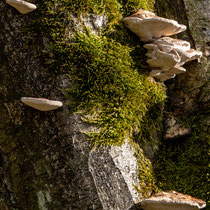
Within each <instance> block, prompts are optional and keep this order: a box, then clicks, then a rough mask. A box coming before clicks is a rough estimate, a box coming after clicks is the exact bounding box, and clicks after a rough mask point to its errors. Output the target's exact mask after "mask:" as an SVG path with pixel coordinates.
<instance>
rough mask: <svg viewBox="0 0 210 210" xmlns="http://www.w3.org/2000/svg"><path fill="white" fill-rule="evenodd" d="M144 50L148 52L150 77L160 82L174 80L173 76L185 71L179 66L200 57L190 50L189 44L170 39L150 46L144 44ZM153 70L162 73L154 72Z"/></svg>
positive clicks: (157, 41) (155, 42)
mask: <svg viewBox="0 0 210 210" xmlns="http://www.w3.org/2000/svg"><path fill="white" fill-rule="evenodd" d="M144 48H146V49H147V50H148V52H147V53H146V56H147V57H148V60H147V63H148V64H149V65H150V66H151V68H152V71H151V72H150V76H154V77H156V78H157V79H159V80H160V81H162V82H163V81H165V80H168V79H172V78H174V77H175V76H174V75H175V74H181V73H185V72H186V69H185V68H183V67H181V66H182V65H184V64H185V63H186V62H188V61H192V60H195V59H199V58H200V57H201V56H202V52H200V51H198V50H194V49H191V48H190V43H189V42H187V41H183V40H180V39H173V38H170V37H162V38H159V39H156V40H154V41H153V42H152V43H151V44H145V45H144ZM154 68H159V69H161V70H162V71H159V72H158V71H155V70H153V69H154ZM156 72H157V74H156Z"/></svg>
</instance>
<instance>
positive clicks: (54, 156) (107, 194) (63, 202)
mask: <svg viewBox="0 0 210 210" xmlns="http://www.w3.org/2000/svg"><path fill="white" fill-rule="evenodd" d="M34 2H36V1H34ZM170 2H171V3H169V1H164V0H157V7H158V11H159V13H160V14H161V15H162V14H164V15H163V16H165V17H167V18H174V19H176V20H178V21H179V22H180V23H185V24H187V25H188V26H189V30H188V31H187V32H186V33H184V34H183V35H180V36H181V38H183V39H185V38H186V40H189V41H190V42H191V44H192V46H193V47H196V48H198V49H200V50H201V51H203V52H204V57H203V58H202V59H201V62H200V63H197V62H193V63H192V64H189V65H188V66H187V67H188V71H187V73H186V74H183V75H180V76H178V77H177V78H176V79H175V80H173V81H171V82H168V95H169V100H168V106H167V109H168V110H169V111H170V112H172V113H173V115H175V116H176V117H177V118H179V116H181V114H182V113H184V112H185V111H189V110H192V109H196V108H198V107H199V108H205V109H206V108H207V107H208V104H209V96H207V84H208V83H207V71H208V70H209V55H208V53H210V51H209V43H210V40H209V36H208V35H209V34H210V29H209V25H208V24H207V23H209V16H208V14H207V12H208V10H206V8H205V7H206V6H208V4H206V2H207V1H200V2H199V3H198V5H199V7H200V8H203V10H202V11H203V12H201V13H200V14H199V15H197V13H198V12H196V11H197V10H196V7H197V3H196V4H195V3H194V4H193V3H192V2H193V1H190V0H188V1H187V0H184V1H181V0H180V1H178V0H177V1H175V0H174V1H170ZM37 3H38V2H37ZM166 5H167V7H165V6H166ZM39 6H40V7H41V4H40V5H39ZM183 6H184V7H183ZM166 8H167V9H166ZM183 8H186V9H183ZM192 11H195V13H194V12H192ZM204 11H207V12H204ZM179 14H182V16H180V15H179ZM194 14H196V16H195V15H194ZM33 15H34V13H33V12H32V13H30V14H28V15H21V14H19V13H18V12H17V11H16V10H15V9H14V8H11V7H10V6H9V5H7V4H6V3H5V2H4V1H1V2H0V26H1V31H0V209H5V210H10V209H14V210H15V209H20V210H27V209H30V210H38V209H40V210H47V209H50V210H53V209H55V210H58V209H66V210H67V209H75V210H76V209H79V210H85V209H105V210H106V209H107V210H108V209H114V210H118V209H119V210H124V209H131V208H132V207H133V208H135V207H134V206H135V204H136V203H138V202H140V198H139V196H138V192H137V191H136V187H138V183H139V178H138V160H137V158H136V153H135V149H134V146H132V145H130V144H129V143H128V141H126V142H125V144H123V145H122V146H121V147H112V146H111V147H106V148H101V149H98V148H92V147H91V145H90V144H89V142H88V140H87V139H88V138H87V136H86V135H85V134H84V133H85V132H88V131H95V130H96V128H95V127H94V126H93V125H91V124H88V123H85V122H83V121H82V120H81V115H80V114H78V113H73V114H72V110H71V108H70V106H68V103H69V102H68V100H67V99H66V98H65V96H64V95H63V93H62V91H61V90H62V89H64V88H68V87H70V86H71V85H72V84H71V83H70V81H69V78H68V77H67V76H66V75H65V74H58V75H55V74H50V73H49V72H48V71H47V70H46V69H45V65H44V64H43V61H42V58H40V57H39V56H38V55H39V54H40V53H41V52H44V51H49V49H48V45H47V44H46V43H47V42H48V39H47V38H46V37H39V35H38V34H36V33H35V32H30V31H26V30H25V27H26V26H27V24H28V23H30V21H32V20H33ZM183 20H184V22H183ZM32 40H33V41H32ZM24 96H26V97H43V98H48V99H52V100H60V101H62V102H63V103H64V106H63V107H62V108H60V109H58V110H55V111H53V112H39V111H37V110H35V109H32V108H30V107H27V106H25V105H24V104H22V103H21V102H20V98H21V97H24ZM208 120H209V119H208ZM208 120H206V119H205V120H203V121H202V123H203V125H204V127H203V129H204V130H205V132H206V129H207V123H208V122H209V121H208ZM151 153H152V154H153V152H150V155H151Z"/></svg>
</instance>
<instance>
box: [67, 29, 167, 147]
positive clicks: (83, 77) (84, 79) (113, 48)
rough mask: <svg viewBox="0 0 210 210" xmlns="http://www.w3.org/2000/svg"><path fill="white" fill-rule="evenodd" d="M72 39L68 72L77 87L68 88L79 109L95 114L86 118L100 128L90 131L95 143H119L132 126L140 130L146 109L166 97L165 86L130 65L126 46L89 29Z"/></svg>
mask: <svg viewBox="0 0 210 210" xmlns="http://www.w3.org/2000/svg"><path fill="white" fill-rule="evenodd" d="M73 42H74V44H73V45H71V46H69V49H68V50H69V53H70V54H71V55H70V57H71V63H70V64H69V65H68V66H71V70H70V72H69V73H67V74H68V75H69V77H70V78H71V79H73V80H74V81H77V82H76V84H77V85H78V87H77V88H75V89H71V90H70V91H68V92H69V93H71V95H72V96H73V97H74V101H77V109H78V110H85V114H93V115H94V116H96V117H95V119H94V120H91V118H89V121H90V122H94V123H96V124H97V125H98V126H99V127H100V131H101V132H100V133H97V134H93V135H91V139H92V141H93V142H94V144H96V145H108V144H110V145H117V144H121V143H122V142H123V141H124V140H125V138H126V136H132V133H133V131H134V130H135V132H137V133H138V132H141V124H143V117H144V116H145V114H146V112H147V111H148V109H149V108H150V107H152V106H153V105H154V104H156V103H162V102H163V100H164V99H165V92H164V88H163V87H162V86H161V85H160V84H159V83H156V82H152V81H150V79H149V78H148V77H147V76H146V75H140V74H139V73H138V71H137V70H136V69H134V68H133V66H134V64H133V61H132V59H131V56H130V54H129V53H130V50H129V48H128V47H127V46H122V45H121V44H119V43H117V42H115V41H113V40H109V39H107V38H106V37H103V36H95V35H93V34H90V33H88V34H77V35H76V37H75V39H74V41H73ZM71 95H70V96H71ZM96 110H97V111H96Z"/></svg>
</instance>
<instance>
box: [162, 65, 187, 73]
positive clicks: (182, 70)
mask: <svg viewBox="0 0 210 210" xmlns="http://www.w3.org/2000/svg"><path fill="white" fill-rule="evenodd" d="M185 72H186V69H185V68H183V67H181V66H178V67H173V68H171V69H169V70H168V71H166V72H165V73H170V74H182V73H185Z"/></svg>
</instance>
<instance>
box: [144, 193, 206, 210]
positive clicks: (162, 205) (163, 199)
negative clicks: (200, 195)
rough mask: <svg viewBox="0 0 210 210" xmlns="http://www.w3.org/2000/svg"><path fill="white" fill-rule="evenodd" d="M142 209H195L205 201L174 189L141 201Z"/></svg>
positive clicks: (203, 204) (202, 206)
mask: <svg viewBox="0 0 210 210" xmlns="http://www.w3.org/2000/svg"><path fill="white" fill-rule="evenodd" d="M141 205H142V207H143V209H144V210H196V209H202V208H204V207H205V206H206V202H205V201H203V200H201V199H197V198H193V197H191V196H189V195H184V194H182V193H178V192H175V191H170V192H160V193H157V194H155V195H153V196H152V197H150V198H147V199H144V200H143V201H142V202H141Z"/></svg>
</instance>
